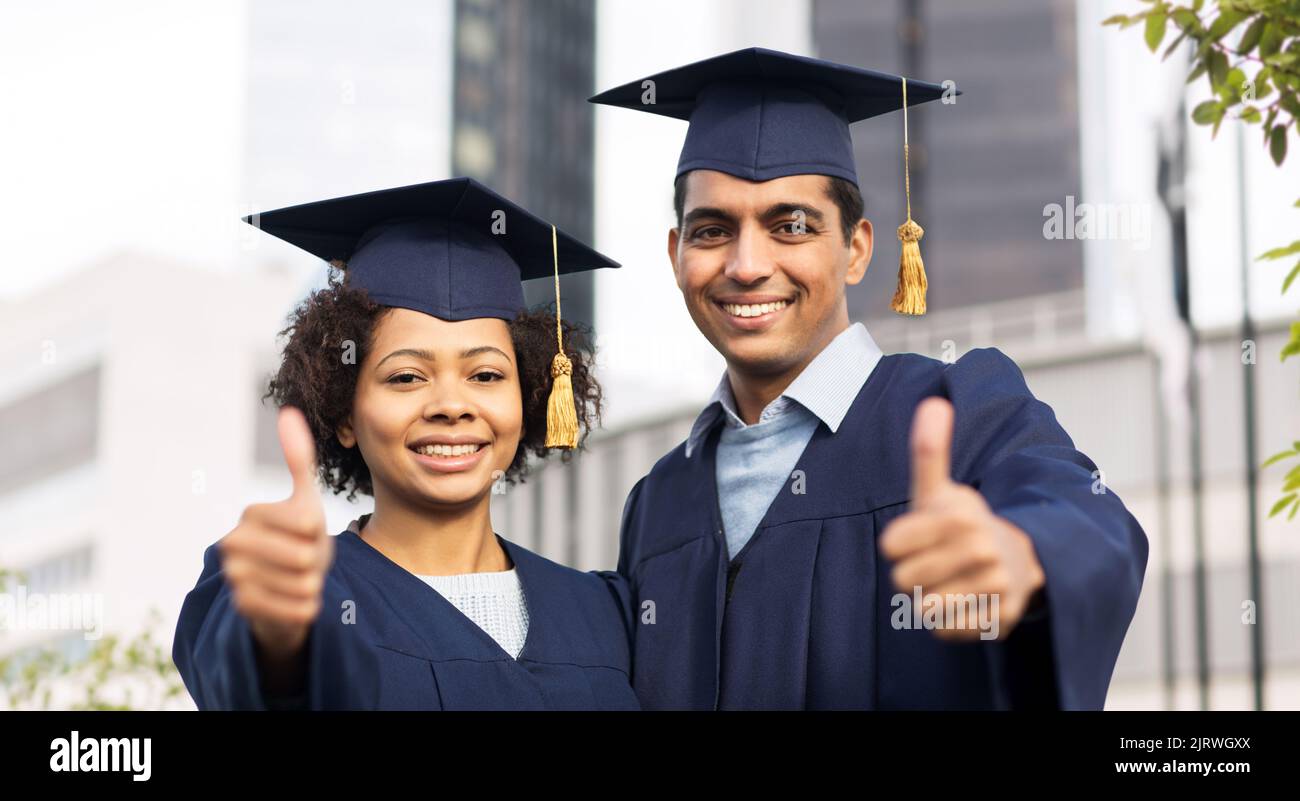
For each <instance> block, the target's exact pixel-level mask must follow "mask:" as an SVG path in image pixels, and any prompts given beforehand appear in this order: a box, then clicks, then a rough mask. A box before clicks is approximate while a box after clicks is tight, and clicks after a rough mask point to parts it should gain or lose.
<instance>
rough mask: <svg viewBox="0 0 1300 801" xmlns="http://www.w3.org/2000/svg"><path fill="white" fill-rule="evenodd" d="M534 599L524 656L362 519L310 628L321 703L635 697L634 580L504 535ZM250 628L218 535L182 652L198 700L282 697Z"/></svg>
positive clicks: (493, 704)
mask: <svg viewBox="0 0 1300 801" xmlns="http://www.w3.org/2000/svg"><path fill="white" fill-rule="evenodd" d="M498 539H499V540H500V542H501V545H502V547H503V548H505V550H506V552H507V553H509V555H510V559H511V561H513V562H514V564H515V568H516V570H517V571H518V575H519V580H520V583H521V584H522V586H523V592H524V601H525V603H527V605H528V610H529V623H528V634H527V638H526V640H525V642H524V647H523V651H522V652H520V654H519V658H518V660H516V659H515V658H513V657H512V656H511V655H510V654H509V653H507V652H506V651H505V650H504V649H502V648H501V646H500V645H498V644H497V642H496V641H495V640H493V639H492V637H491V636H490V635H489V634H487V632H485V631H483V630H482V629H481V628H479V627H478V626H477V625H476V624H475V623H474V622H473V621H472V620H470V619H469V618H468V617H466V616H465V615H464V614H462V613H461V612H460V610H458V609H457V608H456V607H455V606H454V605H452V603H451V602H450V601H448V600H447V599H445V598H444V597H442V595H441V594H439V593H438V591H437V590H435V589H433V588H432V587H430V586H429V585H428V584H426V583H425V582H424V581H423V580H421V579H420V578H418V577H417V576H415V575H413V574H412V573H410V572H409V571H407V570H406V569H405V568H403V567H401V566H400V565H398V564H397V563H395V562H393V561H392V560H390V559H389V558H388V557H386V556H384V555H383V554H382V553H380V552H379V551H378V550H376V549H375V548H374V547H373V546H371V545H370V544H369V543H367V542H366V541H365V540H363V539H362V538H361V537H359V536H357V535H356V534H355V533H353V532H351V531H345V532H343V533H342V534H340V535H339V536H338V537H337V538H336V540H335V554H334V561H333V563H332V564H331V566H330V569H329V572H328V573H327V574H326V580H325V587H324V590H323V595H322V607H321V614H320V615H319V617H318V618H317V619H316V621H315V622H314V623H313V624H312V629H311V632H310V634H309V635H308V639H307V644H306V648H307V659H308V661H307V676H306V682H307V685H306V693H305V696H303V697H301V698H300V699H299V701H298V703H297V704H296V705H297V706H299V707H305V708H309V709H425V710H428V709H434V710H436V709H447V710H458V709H636V708H637V707H638V704H637V699H636V695H635V693H633V691H632V687H631V685H630V684H629V673H630V664H629V659H630V654H629V650H628V627H629V626H630V621H629V619H628V617H627V614H628V612H627V608H628V607H627V603H628V599H627V597H626V595H625V592H626V585H625V584H624V583H623V582H622V581H621V580H618V579H617V578H616V577H615V578H614V580H609V578H610V576H609V574H606V575H605V576H604V577H602V575H600V574H591V573H582V572H580V571H577V570H573V569H571V568H568V567H565V566H563V565H560V564H557V563H555V562H552V561H550V560H548V559H545V558H544V557H542V556H540V555H538V554H535V553H533V552H531V551H529V550H527V549H525V548H523V547H521V546H519V545H516V544H514V543H512V542H509V541H508V540H505V539H502V538H500V537H498ZM255 658H256V657H255V652H254V641H253V637H252V631H251V629H250V628H249V626H248V623H247V621H246V620H245V618H244V617H243V616H242V615H240V614H239V613H238V612H237V611H236V609H235V607H234V605H233V602H232V598H231V592H230V587H229V585H227V584H226V582H225V580H224V578H223V575H222V571H221V564H220V554H219V552H218V550H217V546H216V544H213V545H211V546H209V547H208V549H207V550H206V552H205V553H204V555H203V573H202V575H200V576H199V581H198V584H197V585H196V586H195V587H194V589H193V590H191V591H190V593H189V594H188V595H186V597H185V602H184V604H183V606H182V608H181V614H180V620H179V622H178V624H177V627H176V638H175V642H174V644H173V647H172V659H173V661H174V662H175V663H176V666H177V668H179V669H180V673H181V677H182V679H183V680H184V682H185V686H186V688H187V689H188V690H189V692H190V695H191V696H193V698H194V700H195V702H196V703H197V704H198V706H199V708H200V709H266V708H268V707H273V708H274V707H282V706H285V705H284V704H282V703H280V702H278V700H277V699H274V698H268V697H267V696H265V695H264V693H263V692H262V690H261V686H260V682H259V677H258V670H257V664H256V661H255Z"/></svg>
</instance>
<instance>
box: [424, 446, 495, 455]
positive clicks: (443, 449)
mask: <svg viewBox="0 0 1300 801" xmlns="http://www.w3.org/2000/svg"><path fill="white" fill-rule="evenodd" d="M481 447H482V445H481V444H477V445H421V446H420V447H418V448H416V449H415V452H416V453H422V454H424V455H425V456H466V455H468V454H471V453H473V452H474V451H477V450H478V449H479V448H481Z"/></svg>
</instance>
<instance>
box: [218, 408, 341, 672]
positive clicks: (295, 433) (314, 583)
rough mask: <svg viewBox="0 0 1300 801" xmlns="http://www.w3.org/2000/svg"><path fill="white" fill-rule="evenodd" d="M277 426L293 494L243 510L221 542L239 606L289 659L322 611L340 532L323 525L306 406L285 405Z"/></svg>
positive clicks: (269, 645)
mask: <svg viewBox="0 0 1300 801" xmlns="http://www.w3.org/2000/svg"><path fill="white" fill-rule="evenodd" d="M279 433H280V448H281V450H283V451H284V461H285V464H286V465H287V466H288V468H289V474H290V475H291V476H292V477H293V493H292V494H291V495H290V496H289V497H288V498H287V499H285V500H283V501H278V502H276V503H260V504H253V505H252V506H249V507H247V508H246V509H244V514H243V516H242V517H241V518H240V520H239V525H237V526H235V528H234V530H232V531H231V532H230V533H229V534H227V535H226V536H225V537H224V538H222V540H221V542H220V543H219V546H218V547H219V550H220V552H221V565H222V570H223V571H224V572H225V577H226V581H227V583H229V585H230V588H231V596H232V600H233V602H234V605H235V608H236V609H237V610H239V613H240V614H242V615H243V616H244V617H245V618H246V619H247V620H248V622H249V627H250V628H251V629H252V631H253V636H254V637H255V638H256V640H257V642H258V645H259V646H260V647H261V648H262V649H263V652H264V653H265V654H267V655H268V656H269V657H271V658H272V659H273V660H276V661H284V660H288V659H290V658H291V657H293V656H294V655H296V654H297V653H299V652H300V650H301V648H302V646H303V644H304V642H305V641H306V639H307V634H308V632H309V631H310V629H311V624H312V622H313V621H314V620H315V619H316V617H317V615H318V614H319V612H320V608H321V592H322V590H323V588H324V585H325V574H326V572H327V571H328V570H329V566H330V562H331V561H332V559H333V556H334V538H333V537H330V536H329V534H328V533H326V531H325V510H324V504H323V503H322V501H321V495H320V490H319V489H318V488H317V486H316V445H315V441H314V439H313V438H312V433H311V429H310V428H309V427H308V425H307V420H306V418H305V417H303V414H302V412H301V411H299V410H298V409H295V408H293V407H290V406H286V407H284V408H283V409H281V410H280V419H279Z"/></svg>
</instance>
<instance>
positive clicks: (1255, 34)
mask: <svg viewBox="0 0 1300 801" xmlns="http://www.w3.org/2000/svg"><path fill="white" fill-rule="evenodd" d="M1267 24H1268V18H1266V17H1256V18H1255V20H1254V22H1252V23H1250V26H1249V27H1247V28H1246V32H1245V33H1243V34H1242V35H1241V41H1240V42H1238V43H1237V53H1238V54H1240V55H1243V56H1244V55H1245V54H1247V53H1249V52H1250V51H1252V50H1254V49H1255V46H1256V45H1258V44H1259V37H1261V36H1263V35H1264V26H1265V25H1267Z"/></svg>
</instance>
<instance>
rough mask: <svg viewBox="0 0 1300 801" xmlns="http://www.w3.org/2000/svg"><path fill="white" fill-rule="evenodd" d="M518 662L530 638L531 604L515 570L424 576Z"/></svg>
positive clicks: (428, 582) (431, 585)
mask: <svg viewBox="0 0 1300 801" xmlns="http://www.w3.org/2000/svg"><path fill="white" fill-rule="evenodd" d="M420 578H422V579H424V581H425V583H426V584H428V585H429V586H430V587H433V588H434V589H435V590H437V591H438V593H439V594H440V595H442V597H444V598H446V599H447V600H448V601H450V602H451V604H452V606H455V607H456V608H457V609H459V610H460V611H461V614H463V615H465V617H468V618H469V619H470V620H472V621H474V623H475V624H477V625H478V627H479V628H481V629H483V630H484V631H485V632H487V633H488V634H489V635H490V636H491V637H492V639H494V640H496V641H497V643H498V644H499V645H500V646H501V647H502V649H504V650H505V651H506V653H508V654H510V655H511V656H512V657H514V658H516V659H518V658H519V652H520V651H522V650H523V649H524V641H525V640H526V639H527V638H528V604H527V603H526V602H525V599H524V592H523V586H522V585H520V583H519V575H518V574H517V573H516V572H515V569H514V568H511V569H510V570H502V571H497V572H491V573H461V574H459V575H455V576H420Z"/></svg>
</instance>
